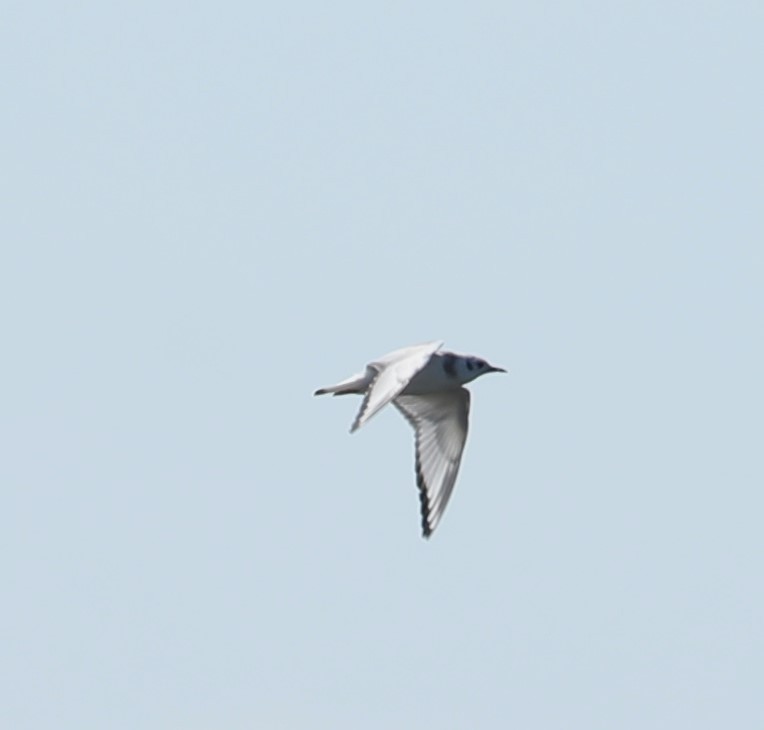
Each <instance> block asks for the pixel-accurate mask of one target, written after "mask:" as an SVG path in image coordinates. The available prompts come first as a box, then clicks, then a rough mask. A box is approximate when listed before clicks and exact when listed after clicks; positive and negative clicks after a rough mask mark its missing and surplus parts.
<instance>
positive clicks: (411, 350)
mask: <svg viewBox="0 0 764 730" xmlns="http://www.w3.org/2000/svg"><path fill="white" fill-rule="evenodd" d="M442 344H443V343H442V342H428V343H426V344H423V345H414V346H413V347H405V348H402V349H400V350H395V351H394V352H391V353H389V354H387V355H384V356H383V357H380V358H378V359H377V360H375V361H373V362H371V363H369V364H368V365H367V366H366V370H365V371H364V372H363V373H359V374H357V375H353V376H351V377H350V378H347V379H346V380H343V381H342V382H340V383H337V385H332V386H329V387H326V388H320V389H319V390H317V391H316V393H315V395H323V394H325V393H332V394H334V395H348V394H357V395H363V396H364V398H363V403H362V404H361V408H360V410H359V411H358V415H357V416H356V419H355V421H354V422H353V425H352V427H351V429H350V431H351V433H352V432H353V431H356V430H357V429H358V428H360V427H361V426H363V424H364V423H366V421H368V420H369V419H370V418H371V417H372V416H373V415H375V414H376V413H378V412H379V411H380V410H381V409H382V408H384V406H386V405H387V404H388V403H390V402H391V401H392V403H393V404H394V405H395V407H396V408H397V409H398V410H399V411H400V412H401V413H402V414H403V416H404V418H405V419H406V420H407V421H408V422H409V423H410V424H411V426H412V427H413V428H414V431H415V432H416V474H417V486H418V487H419V492H420V500H421V507H422V509H421V513H422V531H423V534H424V536H425V537H429V536H430V535H431V534H432V531H433V530H434V529H435V527H436V526H437V524H438V522H439V521H440V518H441V517H442V515H443V512H444V510H445V508H446V505H447V504H448V500H449V498H450V497H451V493H452V491H453V488H454V484H455V482H456V476H457V474H458V472H459V464H460V463H461V458H462V452H463V450H464V444H465V441H466V439H467V429H468V421H469V408H470V394H469V391H468V390H466V389H465V388H464V387H462V386H463V385H464V384H466V383H469V382H470V381H471V380H474V379H475V378H477V377H478V376H480V375H483V374H485V373H490V372H506V371H505V370H503V369H502V368H496V367H493V366H491V365H489V364H488V363H486V362H485V361H484V360H481V359H480V358H477V357H472V356H469V355H458V354H456V353H453V352H440V351H439V350H440V347H441V346H442Z"/></svg>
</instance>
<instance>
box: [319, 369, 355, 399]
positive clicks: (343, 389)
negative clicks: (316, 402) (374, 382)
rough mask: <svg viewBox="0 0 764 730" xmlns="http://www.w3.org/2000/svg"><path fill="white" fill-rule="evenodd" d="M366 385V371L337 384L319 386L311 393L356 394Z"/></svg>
mask: <svg viewBox="0 0 764 730" xmlns="http://www.w3.org/2000/svg"><path fill="white" fill-rule="evenodd" d="M368 385H369V379H368V377H367V375H366V373H362V374H360V375H353V377H351V378H348V379H347V380H343V381H342V382H341V383H337V385H328V386H327V387H326V388H319V389H318V390H317V391H316V392H315V393H313V395H326V394H327V393H331V394H332V395H351V394H356V395H357V394H359V393H363V392H365V391H366V388H367V387H368Z"/></svg>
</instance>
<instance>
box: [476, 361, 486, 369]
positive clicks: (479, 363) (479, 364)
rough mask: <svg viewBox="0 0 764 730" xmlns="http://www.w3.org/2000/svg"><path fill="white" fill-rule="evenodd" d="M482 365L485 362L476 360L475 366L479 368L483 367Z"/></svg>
mask: <svg viewBox="0 0 764 730" xmlns="http://www.w3.org/2000/svg"><path fill="white" fill-rule="evenodd" d="M483 365H485V363H484V362H478V364H477V366H478V367H479V368H482V367H483Z"/></svg>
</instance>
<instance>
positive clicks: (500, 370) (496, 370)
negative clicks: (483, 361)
mask: <svg viewBox="0 0 764 730" xmlns="http://www.w3.org/2000/svg"><path fill="white" fill-rule="evenodd" d="M488 372H489V373H506V372H507V371H506V370H505V369H504V368H496V367H494V366H493V365H489V366H488Z"/></svg>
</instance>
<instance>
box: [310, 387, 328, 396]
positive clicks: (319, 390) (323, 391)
mask: <svg viewBox="0 0 764 730" xmlns="http://www.w3.org/2000/svg"><path fill="white" fill-rule="evenodd" d="M327 392H328V391H327V390H326V388H319V389H318V390H317V391H316V392H315V393H313V395H325V394H326V393H327Z"/></svg>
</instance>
